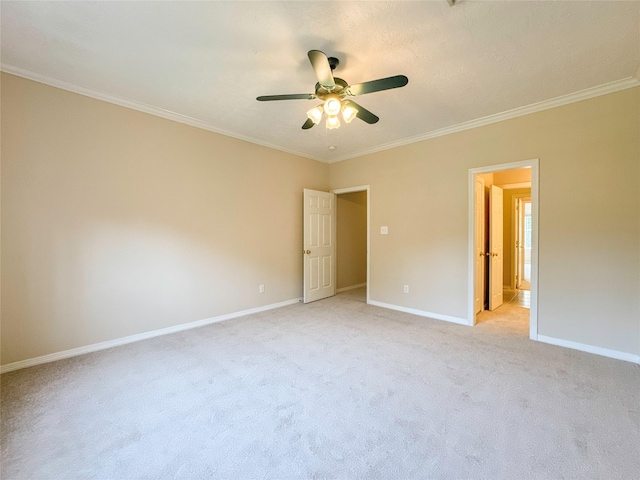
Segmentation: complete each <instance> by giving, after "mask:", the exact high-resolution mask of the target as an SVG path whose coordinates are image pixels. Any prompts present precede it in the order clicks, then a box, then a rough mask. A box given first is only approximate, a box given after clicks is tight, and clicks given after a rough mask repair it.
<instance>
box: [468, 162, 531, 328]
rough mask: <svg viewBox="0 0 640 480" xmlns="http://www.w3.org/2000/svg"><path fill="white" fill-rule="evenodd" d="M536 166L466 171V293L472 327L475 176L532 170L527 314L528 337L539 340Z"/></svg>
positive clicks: (510, 165)
mask: <svg viewBox="0 0 640 480" xmlns="http://www.w3.org/2000/svg"><path fill="white" fill-rule="evenodd" d="M539 164H540V161H539V159H537V158H534V159H531V160H523V161H520V162H511V163H503V164H500V165H491V166H487V167H478V168H471V169H469V180H468V183H469V185H468V189H469V197H468V198H469V224H468V239H469V244H468V272H469V273H468V289H467V290H468V293H467V322H468V324H469V325H472V326H473V325H475V323H476V314H475V296H474V293H475V290H474V288H475V285H474V281H475V261H474V260H475V250H474V249H475V243H474V242H475V235H474V225H475V208H474V203H475V201H474V200H475V195H474V187H475V176H476V175H478V174H481V173H493V172H500V171H502V170H512V169H515V168H526V167H529V168H531V311H530V313H529V338H530V339H531V340H537V339H538V191H539V185H538V183H539Z"/></svg>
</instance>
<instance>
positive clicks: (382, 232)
mask: <svg viewBox="0 0 640 480" xmlns="http://www.w3.org/2000/svg"><path fill="white" fill-rule="evenodd" d="M380 233H381V234H382V235H387V234H388V233H389V227H380Z"/></svg>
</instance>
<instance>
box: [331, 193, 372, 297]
mask: <svg viewBox="0 0 640 480" xmlns="http://www.w3.org/2000/svg"><path fill="white" fill-rule="evenodd" d="M353 192H367V287H366V290H367V304H368V303H369V300H370V298H371V295H370V294H371V187H370V186H369V185H358V186H357V187H346V188H335V189H333V190H331V193H335V194H336V195H340V194H342V193H353ZM336 278H337V272H336Z"/></svg>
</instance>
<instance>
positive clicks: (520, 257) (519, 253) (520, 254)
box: [515, 198, 524, 289]
mask: <svg viewBox="0 0 640 480" xmlns="http://www.w3.org/2000/svg"><path fill="white" fill-rule="evenodd" d="M523 214H524V209H523V208H522V198H518V199H517V200H516V216H515V219H516V258H515V261H516V282H515V285H516V289H519V288H520V286H521V284H522V276H523V275H524V222H523Z"/></svg>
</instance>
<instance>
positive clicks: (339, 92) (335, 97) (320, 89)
mask: <svg viewBox="0 0 640 480" xmlns="http://www.w3.org/2000/svg"><path fill="white" fill-rule="evenodd" d="M308 56H309V61H310V62H311V66H312V67H313V71H314V72H315V74H316V77H317V79H318V83H316V88H315V93H300V94H298V93H294V94H288V95H265V96H261V97H258V98H257V99H256V100H258V101H261V102H268V101H272V100H314V99H316V98H317V99H319V100H322V102H323V103H322V104H320V105H318V106H317V107H314V108H312V109H311V110H309V111H308V112H307V116H308V117H309V118H308V119H307V121H306V122H304V124H303V125H302V129H303V130H307V129H309V128H311V127H313V126H314V125H315V124H316V123H319V122H320V120H322V114H323V113H325V114H326V115H327V128H329V129H331V128H338V127H339V126H340V119H339V118H338V115H340V114H341V115H342V118H343V120H344V121H345V122H347V123H350V122H351V120H353V119H354V118H355V117H358V118H359V119H360V120H363V121H365V122H366V123H369V124H373V123H376V122H377V121H378V120H380V119H379V118H378V117H377V116H376V115H374V114H373V113H371V112H370V111H369V110H367V109H366V108H364V107H361V106H360V105H358V104H357V103H356V102H354V101H353V100H350V97H355V96H358V95H364V94H366V93H373V92H379V91H381V90H389V89H391V88H398V87H404V86H405V85H406V84H407V83H408V82H409V79H408V78H407V77H405V76H404V75H396V76H394V77H387V78H380V79H378V80H371V81H370V82H364V83H357V84H355V85H349V84H347V82H345V81H344V80H343V79H341V78H338V77H334V76H333V71H334V70H335V68H336V67H337V66H338V64H339V61H338V59H337V58H335V57H328V58H327V56H326V55H325V54H324V53H323V52H321V51H320V50H309V53H308Z"/></svg>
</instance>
